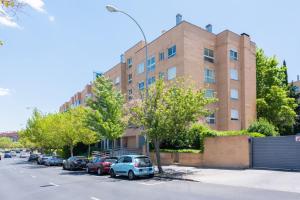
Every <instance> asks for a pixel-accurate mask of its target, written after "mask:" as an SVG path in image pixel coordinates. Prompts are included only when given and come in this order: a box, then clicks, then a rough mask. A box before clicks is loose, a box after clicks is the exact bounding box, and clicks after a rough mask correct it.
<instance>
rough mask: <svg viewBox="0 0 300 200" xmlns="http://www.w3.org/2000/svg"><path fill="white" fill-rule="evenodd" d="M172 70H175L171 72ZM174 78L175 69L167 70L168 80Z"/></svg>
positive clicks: (175, 74)
mask: <svg viewBox="0 0 300 200" xmlns="http://www.w3.org/2000/svg"><path fill="white" fill-rule="evenodd" d="M173 70H175V71H173ZM176 76H177V69H176V67H170V68H169V69H168V80H172V79H174V78H176Z"/></svg>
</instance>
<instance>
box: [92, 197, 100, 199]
mask: <svg viewBox="0 0 300 200" xmlns="http://www.w3.org/2000/svg"><path fill="white" fill-rule="evenodd" d="M91 199H92V200H101V199H98V198H96V197H91Z"/></svg>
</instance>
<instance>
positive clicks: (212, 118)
mask: <svg viewBox="0 0 300 200" xmlns="http://www.w3.org/2000/svg"><path fill="white" fill-rule="evenodd" d="M205 121H206V123H208V124H215V123H216V116H215V113H212V114H210V115H209V116H207V117H206V120H205Z"/></svg>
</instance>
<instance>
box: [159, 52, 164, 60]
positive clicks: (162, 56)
mask: <svg viewBox="0 0 300 200" xmlns="http://www.w3.org/2000/svg"><path fill="white" fill-rule="evenodd" d="M164 59H165V53H164V52H160V53H159V61H163V60H164Z"/></svg>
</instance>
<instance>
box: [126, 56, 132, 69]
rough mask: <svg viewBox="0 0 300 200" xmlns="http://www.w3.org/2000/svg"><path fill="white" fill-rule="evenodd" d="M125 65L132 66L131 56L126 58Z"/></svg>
mask: <svg viewBox="0 0 300 200" xmlns="http://www.w3.org/2000/svg"><path fill="white" fill-rule="evenodd" d="M127 67H128V68H130V67H132V58H128V59H127Z"/></svg>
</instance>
